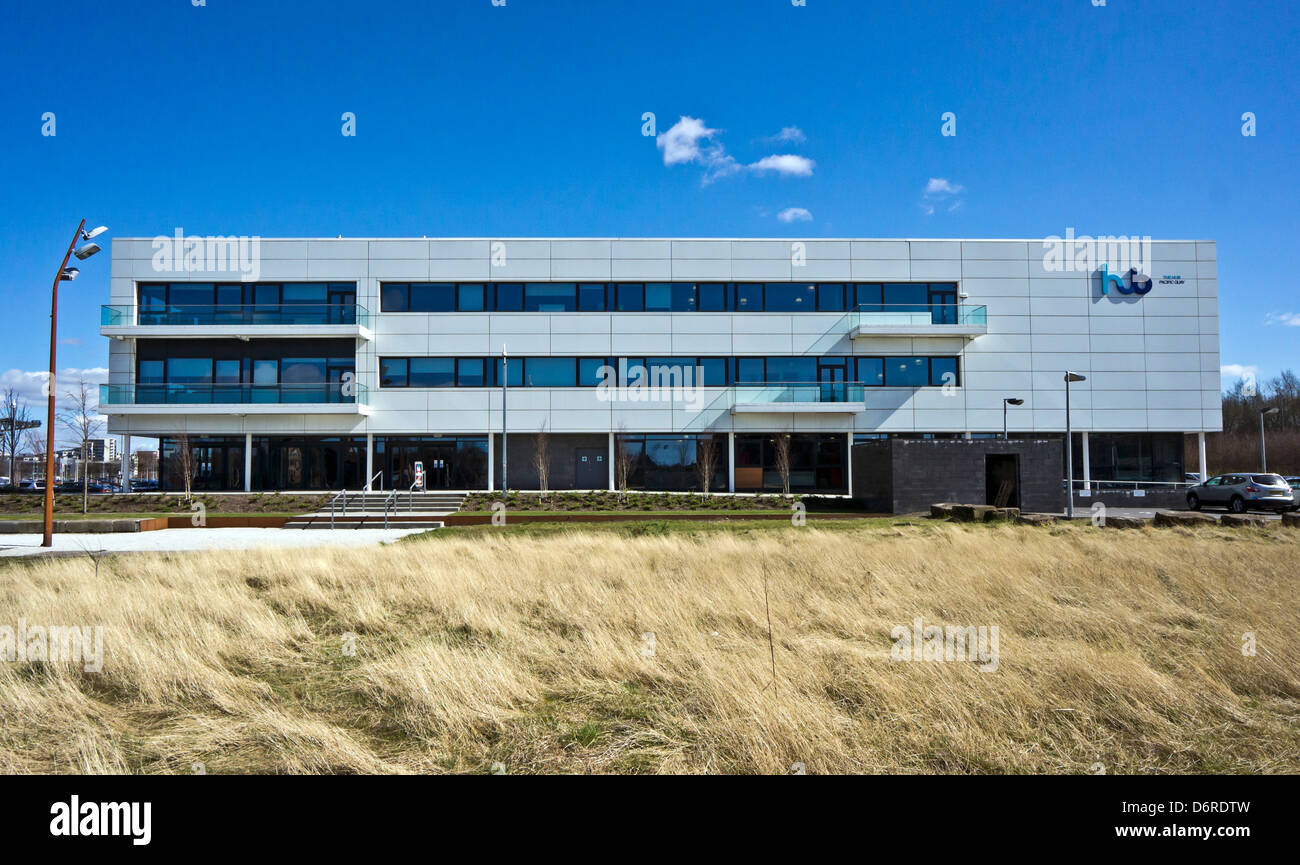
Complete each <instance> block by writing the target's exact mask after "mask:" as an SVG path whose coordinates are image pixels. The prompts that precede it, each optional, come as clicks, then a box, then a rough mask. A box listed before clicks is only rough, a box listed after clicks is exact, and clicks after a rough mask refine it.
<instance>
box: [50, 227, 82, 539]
mask: <svg viewBox="0 0 1300 865" xmlns="http://www.w3.org/2000/svg"><path fill="white" fill-rule="evenodd" d="M85 227H86V220H84V219H83V220H81V223H80V224H79V225H78V226H77V233H76V234H74V235H72V243H70V244H68V251H67V252H66V253H64V255H63V263H62V264H60V265H59V272H58V273H56V274H54V291H53V292H52V293H51V296H50V378H49V380H48V381H47V382H46V385H47V389H48V390H49V397H48V399H47V400H46V402H47V403H48V411H47V412H46V418H47V425H46V427H45V538H44V539H43V540H42V541H41V546H43V547H52V546H54V387H55V384H54V364H55V357H54V354H55V349H56V348H58V345H59V338H58V334H59V282H60V280H62V279H63V270H64V268H66V267H67V266H68V259H69V258H72V250H73V249H74V248H75V247H76V245H77V241H78V240H80V239H81V232H82V229H84V228H85Z"/></svg>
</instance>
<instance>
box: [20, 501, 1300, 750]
mask: <svg viewBox="0 0 1300 865" xmlns="http://www.w3.org/2000/svg"><path fill="white" fill-rule="evenodd" d="M1298 552H1300V532H1297V531H1295V530H1290V529H1285V528H1282V527H1280V526H1274V527H1270V528H1269V529H1265V530H1260V529H1224V528H1217V527H1206V528H1201V529H1196V530H1190V529H1160V530H1155V529H1145V530H1137V531H1118V530H1099V529H1093V528H1090V527H1086V526H1079V525H1074V526H1064V525H1062V526H1056V527H1052V528H1036V527H1027V526H1014V525H958V524H949V523H939V522H930V521H924V520H922V521H906V520H892V519H881V520H861V521H852V522H850V521H845V522H843V523H840V522H832V521H827V522H812V521H810V522H809V524H808V526H806V527H804V528H793V527H791V526H789V525H788V524H784V523H775V524H774V523H761V522H745V521H739V520H738V521H733V522H728V523H710V524H702V523H689V522H676V523H674V522H670V521H659V522H655V521H649V522H646V523H638V524H631V525H629V524H611V525H606V526H599V527H595V526H587V525H584V526H556V525H551V526H535V525H533V526H522V525H521V526H515V527H508V528H505V529H495V530H494V529H492V528H491V527H474V528H466V529H457V530H444V531H441V532H437V533H433V534H431V535H426V536H420V537H418V538H413V539H409V540H407V541H405V542H403V543H400V544H396V545H393V546H390V547H384V548H381V549H378V550H364V551H363V550H357V551H344V550H331V549H327V548H322V549H319V550H312V551H297V550H295V551H284V552H271V551H265V552H261V551H254V552H223V553H220V554H206V553H198V554H183V555H182V554H175V555H161V554H150V555H133V556H118V557H111V558H104V559H102V560H100V561H99V562H98V575H96V563H95V562H93V561H91V560H89V559H57V560H41V561H24V562H7V563H4V564H3V565H0V625H5V626H8V627H10V628H16V627H17V625H18V619H19V618H23V619H25V621H26V623H27V624H28V626H29V627H30V626H31V625H32V624H43V625H50V624H57V625H102V626H103V628H104V641H105V645H106V653H105V659H104V666H103V670H102V672H99V673H87V672H84V671H83V670H82V669H80V667H79V666H76V665H73V664H71V663H64V662H60V663H57V664H56V663H46V662H40V661H27V662H19V661H12V662H0V713H2V715H3V718H4V723H3V724H2V725H0V771H3V772H161V773H169V772H176V773H188V772H192V771H195V769H196V764H201V766H202V769H203V770H204V771H206V772H209V773H222V772H491V771H497V772H507V773H511V774H517V773H537V772H644V773H649V772H698V773H726V772H749V773H753V772H766V773H783V772H790V771H796V770H795V769H793V768H792V767H795V766H796V764H800V765H802V767H804V768H803V770H804V771H807V772H808V773H832V772H941V773H947V772H1049V773H1084V772H1095V771H1105V772H1107V773H1109V774H1119V773H1148V772H1297V771H1300V650H1298V649H1297V644H1296V637H1297V634H1300V588H1297V581H1298V578H1300V567H1297V565H1296V562H1297V560H1298V559H1300V556H1298V555H1297V553H1298ZM765 583H766V594H767V603H766V604H765V598H764V584H765ZM769 609H770V621H771V634H772V640H771V642H770V643H769V625H768V620H769ZM916 618H920V619H922V620H923V622H924V624H926V625H940V626H947V625H956V626H988V627H992V626H996V627H997V628H998V629H999V634H1000V638H999V643H998V648H999V652H998V659H997V669H996V671H992V672H982V671H981V670H980V668H979V665H978V664H977V663H976V662H972V661H961V660H958V661H951V662H938V661H912V662H903V661H898V660H894V659H893V658H892V657H891V649H892V648H893V647H894V637H893V636H892V635H891V632H892V631H893V630H894V629H895V628H896V627H898V626H904V627H905V628H907V629H910V628H911V626H912V623H913V620H914V619H916ZM1247 633H1250V634H1253V636H1254V640H1255V645H1256V650H1255V653H1254V655H1253V656H1248V655H1246V654H1243V651H1242V646H1243V639H1244V636H1243V635H1245V634H1247ZM651 635H653V636H651ZM352 648H354V650H355V651H354V653H353V652H349V651H348V650H349V649H352ZM773 668H775V676H774V675H773Z"/></svg>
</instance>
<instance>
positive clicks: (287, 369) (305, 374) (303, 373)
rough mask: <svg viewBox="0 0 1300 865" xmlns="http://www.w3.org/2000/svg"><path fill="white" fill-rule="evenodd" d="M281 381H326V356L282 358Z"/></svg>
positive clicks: (296, 382) (297, 382) (294, 382)
mask: <svg viewBox="0 0 1300 865" xmlns="http://www.w3.org/2000/svg"><path fill="white" fill-rule="evenodd" d="M280 363H281V366H282V369H281V370H280V381H282V382H289V383H293V384H299V383H318V382H323V381H325V358H323V357H286V358H284V359H283V360H281V362H280Z"/></svg>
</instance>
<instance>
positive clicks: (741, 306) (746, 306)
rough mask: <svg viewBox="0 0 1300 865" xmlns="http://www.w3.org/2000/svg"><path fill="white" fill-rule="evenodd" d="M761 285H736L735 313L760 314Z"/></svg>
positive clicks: (761, 309) (761, 304)
mask: <svg viewBox="0 0 1300 865" xmlns="http://www.w3.org/2000/svg"><path fill="white" fill-rule="evenodd" d="M762 311H763V285H762V283H755V282H739V283H736V312H762Z"/></svg>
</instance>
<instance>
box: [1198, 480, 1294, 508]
mask: <svg viewBox="0 0 1300 865" xmlns="http://www.w3.org/2000/svg"><path fill="white" fill-rule="evenodd" d="M1202 505H1222V506H1224V507H1226V508H1227V509H1228V510H1230V511H1232V512H1233V513H1234V514H1244V513H1245V512H1246V511H1248V510H1257V511H1277V512H1278V513H1279V514H1280V513H1282V512H1283V511H1289V510H1291V508H1292V507H1294V506H1295V499H1294V497H1293V493H1292V492H1291V486H1290V484H1288V483H1287V482H1286V481H1284V480H1282V478H1281V477H1280V476H1278V475H1266V474H1257V475H1248V474H1234V475H1219V476H1218V477H1213V478H1210V479H1209V480H1208V481H1206V482H1205V483H1203V484H1197V485H1196V486H1194V487H1192V488H1191V489H1189V490H1188V491H1187V506H1188V507H1189V508H1191V509H1192V510H1194V511H1196V510H1200V508H1201V506H1202Z"/></svg>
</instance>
